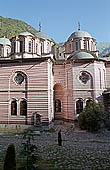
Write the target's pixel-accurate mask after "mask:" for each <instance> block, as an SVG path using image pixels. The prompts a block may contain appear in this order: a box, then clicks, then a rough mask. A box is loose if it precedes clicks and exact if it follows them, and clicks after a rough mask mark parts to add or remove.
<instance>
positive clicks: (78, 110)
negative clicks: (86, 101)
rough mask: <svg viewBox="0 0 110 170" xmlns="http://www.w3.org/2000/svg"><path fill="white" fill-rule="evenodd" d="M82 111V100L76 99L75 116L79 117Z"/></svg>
mask: <svg viewBox="0 0 110 170" xmlns="http://www.w3.org/2000/svg"><path fill="white" fill-rule="evenodd" d="M82 111H83V100H82V99H81V98H80V99H77V100H76V114H77V115H79V114H80V113H81V112H82Z"/></svg>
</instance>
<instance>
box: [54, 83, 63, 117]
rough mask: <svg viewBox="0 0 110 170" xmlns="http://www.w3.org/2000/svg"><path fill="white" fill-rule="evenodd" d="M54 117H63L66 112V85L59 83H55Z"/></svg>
mask: <svg viewBox="0 0 110 170" xmlns="http://www.w3.org/2000/svg"><path fill="white" fill-rule="evenodd" d="M53 89H54V117H55V119H62V118H63V116H64V115H63V112H64V101H65V97H64V87H63V85H61V84H59V83H57V84H55V85H54V88H53Z"/></svg>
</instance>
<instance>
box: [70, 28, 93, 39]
mask: <svg viewBox="0 0 110 170" xmlns="http://www.w3.org/2000/svg"><path fill="white" fill-rule="evenodd" d="M84 37H87V38H92V36H91V35H90V34H89V33H88V32H86V31H81V30H78V31H76V32H73V33H72V34H71V35H70V37H69V38H68V40H71V39H74V38H84Z"/></svg>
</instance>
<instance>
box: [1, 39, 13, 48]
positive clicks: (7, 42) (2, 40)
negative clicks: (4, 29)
mask: <svg viewBox="0 0 110 170" xmlns="http://www.w3.org/2000/svg"><path fill="white" fill-rule="evenodd" d="M0 44H2V45H9V46H11V42H10V40H9V39H8V38H5V37H4V38H0Z"/></svg>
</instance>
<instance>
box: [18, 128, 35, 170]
mask: <svg viewBox="0 0 110 170" xmlns="http://www.w3.org/2000/svg"><path fill="white" fill-rule="evenodd" d="M33 140H34V136H33V131H32V130H27V131H25V132H24V134H23V142H22V146H23V147H22V151H21V154H22V156H23V159H24V165H23V166H22V167H21V168H19V170H34V169H35V166H34V164H35V162H36V159H37V158H36V157H37V154H36V153H37V147H36V146H35V145H34V144H32V141H33Z"/></svg>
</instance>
